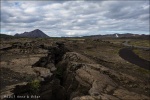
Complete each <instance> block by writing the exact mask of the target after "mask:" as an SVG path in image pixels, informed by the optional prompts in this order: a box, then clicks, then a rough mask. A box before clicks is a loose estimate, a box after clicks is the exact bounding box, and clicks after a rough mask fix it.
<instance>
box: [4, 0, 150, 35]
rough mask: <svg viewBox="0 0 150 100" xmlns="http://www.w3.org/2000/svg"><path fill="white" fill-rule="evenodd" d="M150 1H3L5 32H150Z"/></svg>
mask: <svg viewBox="0 0 150 100" xmlns="http://www.w3.org/2000/svg"><path fill="white" fill-rule="evenodd" d="M149 7H150V6H149V0H131V1H130V0H127V1H121V0H108V1H80V0H78V1H42V2H41V1H14V0H12V1H11V0H3V1H1V33H6V34H10V35H14V34H16V33H23V32H25V31H26V32H28V31H32V30H34V29H40V30H42V31H43V32H44V33H46V34H47V35H49V36H53V37H56V36H58V37H60V36H83V35H95V34H113V33H126V32H128V33H137V34H149Z"/></svg>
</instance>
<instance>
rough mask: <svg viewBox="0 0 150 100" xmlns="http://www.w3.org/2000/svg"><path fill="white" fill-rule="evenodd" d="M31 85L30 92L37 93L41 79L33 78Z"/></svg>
mask: <svg viewBox="0 0 150 100" xmlns="http://www.w3.org/2000/svg"><path fill="white" fill-rule="evenodd" d="M29 87H30V93H32V94H37V93H38V92H39V90H40V81H39V80H33V81H31V82H30V83H29Z"/></svg>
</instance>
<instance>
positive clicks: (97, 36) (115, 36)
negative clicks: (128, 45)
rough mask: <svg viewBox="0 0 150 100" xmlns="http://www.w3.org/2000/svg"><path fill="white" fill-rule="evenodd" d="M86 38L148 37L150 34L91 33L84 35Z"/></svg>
mask: <svg viewBox="0 0 150 100" xmlns="http://www.w3.org/2000/svg"><path fill="white" fill-rule="evenodd" d="M84 37H87V38H145V39H148V38H149V37H150V35H145V34H142V35H139V34H132V33H124V34H119V33H114V34H106V35H91V36H84Z"/></svg>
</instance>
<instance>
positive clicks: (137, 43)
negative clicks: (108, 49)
mask: <svg viewBox="0 0 150 100" xmlns="http://www.w3.org/2000/svg"><path fill="white" fill-rule="evenodd" d="M129 44H130V45H133V46H143V47H150V40H131V41H130V43H129Z"/></svg>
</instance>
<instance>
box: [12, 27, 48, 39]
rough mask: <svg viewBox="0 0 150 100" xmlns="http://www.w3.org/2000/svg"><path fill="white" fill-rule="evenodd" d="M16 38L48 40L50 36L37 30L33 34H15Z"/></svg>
mask: <svg viewBox="0 0 150 100" xmlns="http://www.w3.org/2000/svg"><path fill="white" fill-rule="evenodd" d="M14 36H15V37H29V38H48V37H49V36H48V35H46V34H45V33H44V32H42V31H41V30H39V29H35V30H33V31H31V32H24V33H22V34H15V35H14Z"/></svg>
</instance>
